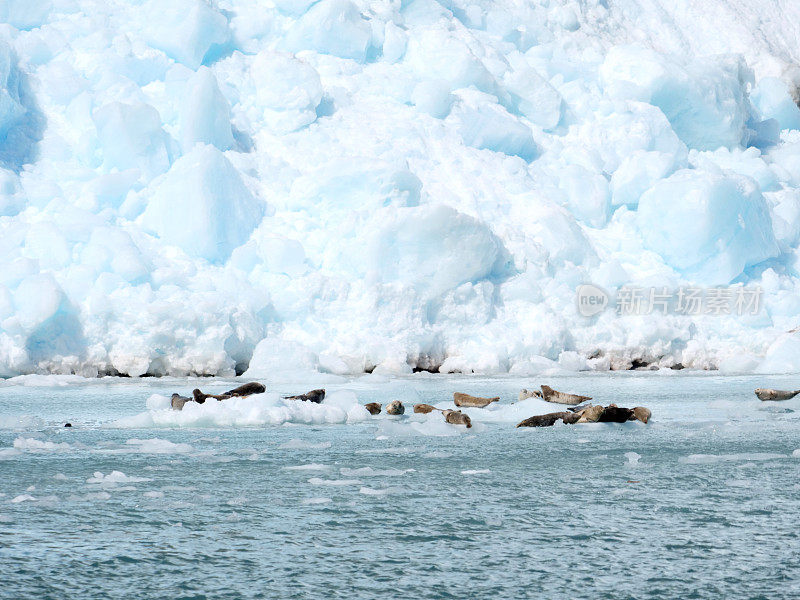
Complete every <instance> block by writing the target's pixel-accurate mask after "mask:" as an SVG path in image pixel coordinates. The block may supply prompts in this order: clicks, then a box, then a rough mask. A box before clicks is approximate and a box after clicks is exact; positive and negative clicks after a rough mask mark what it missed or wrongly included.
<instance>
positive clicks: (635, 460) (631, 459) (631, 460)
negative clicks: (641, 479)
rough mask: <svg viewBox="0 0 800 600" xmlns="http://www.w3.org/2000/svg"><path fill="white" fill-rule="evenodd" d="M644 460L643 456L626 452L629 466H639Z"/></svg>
mask: <svg viewBox="0 0 800 600" xmlns="http://www.w3.org/2000/svg"><path fill="white" fill-rule="evenodd" d="M640 458H642V456H641V454H637V453H636V452H626V453H625V459H626V462H627V464H629V465H638V464H639V459H640Z"/></svg>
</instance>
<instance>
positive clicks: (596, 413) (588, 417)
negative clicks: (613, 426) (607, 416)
mask: <svg viewBox="0 0 800 600" xmlns="http://www.w3.org/2000/svg"><path fill="white" fill-rule="evenodd" d="M576 414H578V415H579V418H578V423H597V421H598V420H599V419H600V415H602V414H603V407H602V406H600V405H599V404H597V405H591V404H590V405H589V406H587V407H586V408H584V409H583V410H582V411H580V412H579V413H576Z"/></svg>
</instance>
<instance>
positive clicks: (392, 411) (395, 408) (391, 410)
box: [386, 400, 406, 415]
mask: <svg viewBox="0 0 800 600" xmlns="http://www.w3.org/2000/svg"><path fill="white" fill-rule="evenodd" d="M405 412H406V407H405V406H403V403H402V402H400V400H392V401H391V402H389V404H388V406H387V407H386V414H387V415H402V414H403V413H405Z"/></svg>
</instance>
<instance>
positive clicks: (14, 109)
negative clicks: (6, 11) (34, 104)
mask: <svg viewBox="0 0 800 600" xmlns="http://www.w3.org/2000/svg"><path fill="white" fill-rule="evenodd" d="M20 4H21V3H20ZM0 10H2V8H0ZM18 78H19V74H18V73H17V70H16V65H15V61H14V60H13V56H12V52H11V48H10V47H9V46H8V44H7V43H6V42H5V41H4V40H0V143H2V141H4V140H5V139H6V137H7V136H8V132H9V130H11V128H12V127H14V126H15V125H17V123H19V121H20V120H21V119H22V117H23V115H25V107H24V106H23V105H22V101H21V98H20V95H19V81H18Z"/></svg>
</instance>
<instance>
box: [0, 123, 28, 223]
mask: <svg viewBox="0 0 800 600" xmlns="http://www.w3.org/2000/svg"><path fill="white" fill-rule="evenodd" d="M0 120H2V117H1V116H0ZM24 207H25V196H24V194H23V193H22V189H21V188H20V185H19V178H18V177H17V176H16V175H15V174H14V172H13V171H10V170H8V169H4V168H2V167H0V217H13V216H14V215H16V214H19V212H20V211H21V210H22V209H23V208H24Z"/></svg>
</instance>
